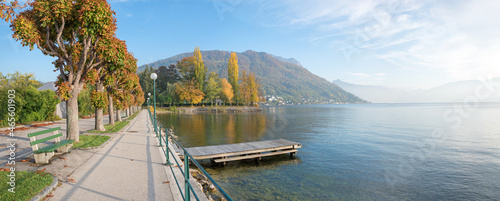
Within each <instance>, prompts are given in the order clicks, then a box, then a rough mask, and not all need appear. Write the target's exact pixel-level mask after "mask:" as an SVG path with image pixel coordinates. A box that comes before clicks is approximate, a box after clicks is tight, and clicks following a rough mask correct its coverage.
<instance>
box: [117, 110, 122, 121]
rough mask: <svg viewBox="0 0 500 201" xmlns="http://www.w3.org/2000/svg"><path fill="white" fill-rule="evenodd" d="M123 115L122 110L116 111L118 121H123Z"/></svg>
mask: <svg viewBox="0 0 500 201" xmlns="http://www.w3.org/2000/svg"><path fill="white" fill-rule="evenodd" d="M121 113H122V111H121V110H116V118H117V121H122V115H121Z"/></svg>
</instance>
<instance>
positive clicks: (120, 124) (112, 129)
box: [88, 121, 128, 133]
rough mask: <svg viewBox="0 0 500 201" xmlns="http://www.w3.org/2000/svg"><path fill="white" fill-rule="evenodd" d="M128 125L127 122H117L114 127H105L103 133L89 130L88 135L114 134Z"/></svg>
mask: <svg viewBox="0 0 500 201" xmlns="http://www.w3.org/2000/svg"><path fill="white" fill-rule="evenodd" d="M127 124H128V121H117V122H115V125H109V124H108V125H105V126H104V128H105V129H106V130H105V131H97V130H91V131H89V132H88V133H116V132H118V131H120V130H121V129H122V128H123V127H125V126H126V125H127Z"/></svg>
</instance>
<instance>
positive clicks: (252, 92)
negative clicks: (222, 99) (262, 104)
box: [240, 71, 260, 105]
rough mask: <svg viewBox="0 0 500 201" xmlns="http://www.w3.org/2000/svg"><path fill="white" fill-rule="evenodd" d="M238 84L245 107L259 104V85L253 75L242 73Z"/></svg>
mask: <svg viewBox="0 0 500 201" xmlns="http://www.w3.org/2000/svg"><path fill="white" fill-rule="evenodd" d="M240 80H241V83H240V89H241V91H240V96H241V98H242V99H243V102H244V103H245V104H247V105H255V104H256V103H257V102H259V93H260V91H259V88H260V85H259V83H258V81H257V79H256V77H255V73H247V72H246V71H243V73H242V75H241V78H240Z"/></svg>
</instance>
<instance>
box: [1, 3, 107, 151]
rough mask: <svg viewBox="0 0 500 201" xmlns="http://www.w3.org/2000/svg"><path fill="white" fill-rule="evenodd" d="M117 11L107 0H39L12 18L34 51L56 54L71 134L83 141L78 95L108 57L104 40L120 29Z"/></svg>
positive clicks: (24, 42) (19, 37)
mask: <svg viewBox="0 0 500 201" xmlns="http://www.w3.org/2000/svg"><path fill="white" fill-rule="evenodd" d="M114 14H115V13H114V11H112V10H111V8H110V6H109V4H108V3H107V2H106V1H105V0H79V1H70V0H62V1H60V0H38V1H34V2H32V3H29V8H28V9H26V10H24V11H23V12H21V13H19V15H17V16H16V17H15V19H14V20H13V21H12V24H11V28H12V31H13V32H14V34H13V37H14V38H15V39H16V40H18V41H21V44H22V45H23V46H28V47H29V48H30V50H33V49H34V47H35V46H36V48H38V49H39V50H40V51H42V53H43V54H45V55H48V56H51V57H55V58H56V60H55V61H54V65H55V70H56V71H59V76H58V81H57V86H58V91H57V93H58V95H59V97H60V98H61V99H62V100H63V101H66V104H67V137H68V139H71V140H75V141H77V142H78V141H79V125H78V101H77V100H78V99H77V98H78V94H79V93H80V91H81V90H82V89H83V87H84V85H85V82H86V79H87V76H88V74H89V72H91V71H92V70H94V69H96V68H97V67H99V66H100V65H101V64H102V63H103V62H104V60H105V59H104V58H102V57H100V55H102V51H105V50H106V49H107V48H105V46H106V44H103V41H106V39H109V38H110V37H113V36H114V34H115V31H116V19H115V17H114Z"/></svg>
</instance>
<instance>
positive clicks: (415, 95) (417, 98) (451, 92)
mask: <svg viewBox="0 0 500 201" xmlns="http://www.w3.org/2000/svg"><path fill="white" fill-rule="evenodd" d="M332 83H335V84H337V85H338V86H340V87H342V88H343V89H345V90H346V91H348V92H351V93H352V94H354V95H356V96H358V97H360V98H362V99H365V100H367V101H370V102H373V103H439V102H463V101H464V100H466V98H471V97H473V98H474V97H475V99H477V101H478V102H500V88H499V87H500V77H497V78H492V79H489V80H486V81H480V80H463V81H455V82H449V83H445V84H442V85H439V86H436V87H433V88H430V89H396V88H390V87H384V86H373V85H357V84H353V83H348V82H344V81H342V80H339V79H337V80H334V81H332ZM488 83H489V84H488ZM488 85H489V86H488ZM495 89H496V90H495ZM478 90H480V93H484V94H487V96H486V95H485V97H486V98H483V97H479V96H477V95H476V93H478V92H477V91H478Z"/></svg>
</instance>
